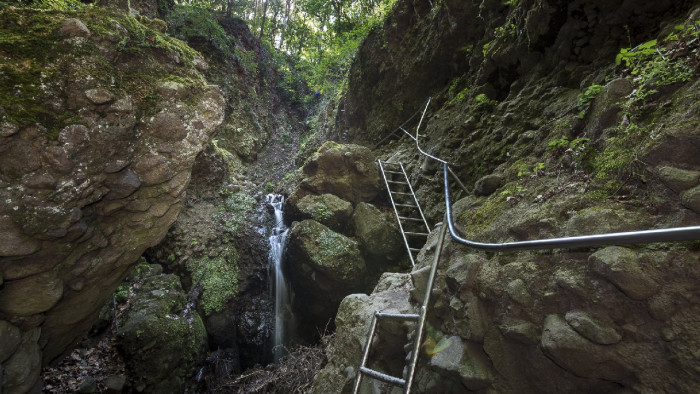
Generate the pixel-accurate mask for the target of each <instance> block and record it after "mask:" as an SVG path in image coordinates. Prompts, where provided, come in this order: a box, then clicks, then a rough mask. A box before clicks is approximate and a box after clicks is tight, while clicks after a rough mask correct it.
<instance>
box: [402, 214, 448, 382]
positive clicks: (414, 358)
mask: <svg viewBox="0 0 700 394" xmlns="http://www.w3.org/2000/svg"><path fill="white" fill-rule="evenodd" d="M447 227H448V226H447V217H445V220H443V222H442V226H441V227H440V235H439V236H438V243H437V246H436V247H435V255H434V256H433V265H432V266H431V267H430V275H429V276H428V283H427V284H426V286H425V287H426V288H425V295H424V296H423V304H422V305H421V307H420V319H419V320H418V326H417V327H416V333H415V336H414V338H413V339H414V341H415V342H414V343H413V353H412V354H411V362H410V363H409V365H408V376H406V388H405V390H404V393H405V394H409V393H410V392H411V384H412V383H413V378H414V377H415V371H416V364H417V363H418V356H419V354H420V346H421V342H422V341H423V329H424V328H425V319H426V317H427V314H428V303H429V302H430V293H431V292H432V290H433V284H434V282H435V276H436V273H437V267H438V264H440V254H442V247H443V245H444V243H445V235H446V234H447Z"/></svg>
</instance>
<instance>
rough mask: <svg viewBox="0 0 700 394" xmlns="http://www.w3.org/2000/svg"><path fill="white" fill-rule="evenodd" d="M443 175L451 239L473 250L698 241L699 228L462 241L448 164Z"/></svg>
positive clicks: (444, 166)
mask: <svg viewBox="0 0 700 394" xmlns="http://www.w3.org/2000/svg"><path fill="white" fill-rule="evenodd" d="M443 173H444V181H445V210H446V211H445V212H446V216H447V224H448V227H449V229H450V235H451V236H452V238H454V240H455V241H457V242H459V243H461V244H464V245H467V246H469V247H472V248H475V249H481V250H489V251H495V252H506V251H515V250H537V249H556V248H584V247H590V246H603V245H619V244H641V243H652V242H675V241H691V240H699V239H700V226H691V227H675V228H665V229H657V230H641V231H627V232H621V233H608V234H593V235H581V236H575V237H564V238H548V239H537V240H531V241H518V242H504V243H486V242H476V241H471V240H468V239H465V238H462V237H461V236H460V235H459V234H458V233H457V231H456V228H455V225H454V222H453V220H452V204H451V203H450V185H449V182H448V167H447V164H443Z"/></svg>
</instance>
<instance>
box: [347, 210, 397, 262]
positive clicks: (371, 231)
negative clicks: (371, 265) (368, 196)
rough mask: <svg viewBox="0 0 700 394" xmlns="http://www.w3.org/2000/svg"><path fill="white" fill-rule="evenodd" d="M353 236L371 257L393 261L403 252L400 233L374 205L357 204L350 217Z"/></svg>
mask: <svg viewBox="0 0 700 394" xmlns="http://www.w3.org/2000/svg"><path fill="white" fill-rule="evenodd" d="M352 225H353V228H354V229H355V236H356V237H357V238H358V239H359V241H360V247H361V248H362V250H363V251H364V252H365V253H367V254H369V255H372V256H381V257H384V258H389V259H394V258H397V257H399V255H401V254H402V253H403V252H404V245H403V241H402V238H401V233H400V232H399V230H398V228H397V227H396V224H395V221H392V220H389V219H388V218H387V217H386V215H385V214H383V213H382V212H381V211H380V210H379V209H377V208H376V207H375V206H374V205H372V204H368V203H362V202H361V203H358V204H357V206H356V207H355V213H354V214H353V216H352Z"/></svg>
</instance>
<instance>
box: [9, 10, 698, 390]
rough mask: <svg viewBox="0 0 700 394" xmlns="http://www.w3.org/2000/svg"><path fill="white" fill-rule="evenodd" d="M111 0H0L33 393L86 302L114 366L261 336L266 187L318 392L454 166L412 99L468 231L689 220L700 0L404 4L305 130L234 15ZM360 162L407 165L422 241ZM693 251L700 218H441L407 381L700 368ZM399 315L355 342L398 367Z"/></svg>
mask: <svg viewBox="0 0 700 394" xmlns="http://www.w3.org/2000/svg"><path fill="white" fill-rule="evenodd" d="M110 7H111V9H102V8H97V7H95V8H90V9H88V10H82V11H72V12H58V11H37V10H34V9H24V8H15V7H6V8H4V9H2V10H1V11H0V15H1V18H0V21H1V22H0V33H1V34H2V35H1V36H0V37H2V39H1V40H0V59H1V60H2V62H1V63H0V83H1V84H2V86H3V90H2V92H1V93H0V138H2V142H1V143H0V186H2V187H0V194H2V196H0V197H2V200H1V201H2V202H1V203H0V382H1V383H0V387H2V388H1V389H0V392H7V393H25V392H40V391H41V390H42V384H43V383H42V381H41V379H40V373H41V370H42V366H45V365H49V364H55V363H57V362H59V361H60V360H61V358H62V357H63V356H64V355H66V354H68V353H69V352H70V351H71V349H72V348H73V347H74V346H75V345H76V344H77V343H78V342H79V341H80V340H81V339H82V338H83V337H84V336H85V335H86V334H87V333H88V331H90V330H91V328H92V329H93V331H94V330H96V327H98V326H99V325H100V324H102V327H103V328H102V329H104V326H110V325H111V326H112V327H114V335H115V341H116V342H117V343H118V348H119V352H120V353H121V354H122V355H123V356H124V358H125V364H126V366H125V371H124V374H125V375H126V377H125V379H126V381H125V382H123V383H122V387H121V388H119V390H124V391H125V392H128V390H132V391H136V392H156V393H157V392H185V391H187V392H204V391H206V390H207V389H209V390H211V389H212V387H213V386H212V385H207V383H208V381H207V378H206V376H209V377H210V378H211V379H213V377H214V376H215V375H216V374H220V375H222V374H223V375H226V376H227V377H230V376H235V375H240V374H241V372H243V371H245V370H246V369H248V368H251V367H253V366H254V365H256V364H266V363H268V362H270V361H271V357H272V349H271V342H270V338H271V336H272V331H273V329H274V327H273V322H274V316H273V313H274V305H272V303H271V298H270V286H271V285H270V275H269V267H268V255H267V253H268V250H267V248H268V246H267V244H266V236H267V235H268V234H267V231H268V230H269V228H270V227H271V226H272V224H271V223H270V220H271V219H269V215H268V214H267V213H266V211H267V210H268V209H269V208H267V207H266V206H265V205H264V194H263V189H267V191H271V190H276V191H277V192H280V193H283V194H285V195H286V196H287V202H286V204H285V206H284V211H285V220H286V221H287V222H288V223H289V225H290V233H289V237H288V245H287V249H286V257H285V261H284V269H285V271H286V273H287V277H288V278H289V280H290V287H291V289H292V290H293V292H294V297H293V302H292V304H291V305H290V306H289V308H290V310H292V311H293V312H294V315H295V327H293V330H294V331H295V342H298V343H300V344H305V345H308V344H311V343H315V342H316V341H318V340H319V337H322V336H323V335H324V334H326V333H328V332H334V333H335V334H334V335H335V337H334V338H335V339H334V342H333V343H332V345H329V346H327V347H326V352H325V356H324V357H325V358H326V359H327V361H324V363H323V364H324V365H323V369H322V370H320V372H318V373H317V374H316V376H315V377H314V378H313V382H308V386H307V390H306V391H311V392H316V393H333V392H349V391H350V389H351V386H352V382H353V380H354V378H355V376H356V373H357V367H358V365H359V363H360V358H361V352H362V348H363V346H364V342H365V340H366V334H367V329H368V322H369V320H370V319H371V315H372V313H374V311H375V310H381V311H385V312H391V313H412V312H414V311H415V310H416V308H417V305H418V304H419V303H420V301H421V300H422V298H423V296H424V294H423V293H424V289H425V285H426V281H427V274H428V269H429V265H430V263H431V262H432V259H433V255H434V253H435V251H436V243H437V242H436V239H437V233H438V231H437V230H438V229H439V228H440V226H441V225H440V223H441V222H442V221H443V215H444V210H445V207H444V198H443V189H442V176H443V174H442V168H441V166H438V165H437V163H435V162H433V161H430V160H429V159H426V158H425V157H424V156H423V155H421V154H420V153H419V152H418V151H417V150H416V147H415V142H414V141H413V140H411V139H409V138H408V137H405V136H404V137H402V133H401V132H400V130H398V129H397V128H396V127H397V126H398V125H399V124H402V123H403V124H404V127H406V128H407V129H408V128H410V130H411V132H412V133H414V132H415V127H417V125H418V120H419V117H418V116H415V115H414V116H413V117H412V114H415V113H419V112H420V111H421V110H422V109H423V108H422V107H423V105H424V104H425V103H426V102H427V100H428V98H429V97H432V99H431V102H430V105H429V107H428V111H427V112H426V116H425V118H424V119H423V120H422V128H421V129H420V130H418V134H419V138H420V143H421V145H422V146H423V148H425V149H426V150H427V151H428V152H430V153H431V154H433V155H437V156H439V157H441V158H444V159H446V160H448V161H449V162H450V163H453V164H454V165H453V166H452V168H453V170H454V172H455V175H456V177H458V178H459V179H460V180H461V182H462V183H463V184H466V185H468V186H470V187H468V188H467V189H468V190H463V189H462V188H461V187H458V185H457V184H456V183H452V192H453V194H455V196H453V202H454V204H453V206H452V207H453V211H454V212H453V213H454V220H455V221H456V224H457V226H458V228H459V231H460V232H462V233H463V234H466V235H467V236H468V237H470V238H474V239H477V240H479V241H485V242H504V241H511V240H525V239H537V238H547V237H559V236H575V235H583V234H591V233H604V232H615V231H628V230H635V229H646V228H666V227H679V226H693V225H695V226H697V225H698V224H700V132H699V131H698V130H699V129H698V114H699V113H700V108H698V103H699V102H700V100H698V94H699V93H698V92H699V89H698V86H699V85H698V84H699V82H698V75H699V71H700V53H699V51H700V38H699V37H698V31H700V8H698V6H697V4H694V2H692V1H674V2H672V1H655V2H650V1H644V2H629V1H624V0H615V1H602V0H601V1H597V0H579V1H573V2H565V1H556V0H520V1H505V2H504V1H500V0H498V1H496V0H483V1H452V0H444V1H437V2H436V1H429V0H411V1H409V0H405V1H404V0H397V2H396V4H395V5H394V6H393V8H392V10H391V11H390V12H389V14H388V16H387V18H386V19H385V20H384V22H383V23H382V24H380V25H379V26H377V27H375V28H374V29H372V30H371V31H370V33H369V35H368V37H367V39H366V40H365V41H364V42H363V44H362V45H361V46H360V48H359V50H358V53H357V55H356V57H355V59H354V61H353V65H352V67H351V69H350V73H349V80H348V86H347V88H346V91H345V92H344V94H343V95H342V97H341V98H340V100H339V101H338V102H337V103H335V104H333V103H332V104H331V107H329V108H327V109H326V111H327V113H330V114H331V115H330V116H329V118H328V121H327V122H325V123H324V124H319V125H318V126H317V127H318V129H315V130H311V131H312V132H314V133H315V135H314V137H313V139H314V140H315V141H316V142H317V144H316V145H315V146H314V148H317V149H308V146H307V149H300V148H301V144H299V143H298V140H299V136H300V135H301V134H302V133H305V132H307V130H306V128H305V126H302V124H301V121H300V120H301V118H302V117H303V114H302V111H300V110H299V109H298V108H295V107H294V105H292V104H291V103H290V102H289V100H288V99H287V98H286V97H285V96H284V94H282V93H280V90H279V89H278V88H277V87H276V84H277V82H276V81H277V79H278V78H279V76H278V75H277V74H276V71H275V69H274V67H273V66H272V64H271V63H270V61H269V58H268V55H266V49H265V48H262V47H261V45H260V43H259V42H258V41H256V39H255V38H254V37H253V36H252V35H251V34H250V32H249V31H248V28H247V26H246V25H245V23H244V22H242V21H240V20H237V19H235V18H221V19H220V20H219V24H220V26H221V27H222V28H223V31H225V33H226V34H228V35H230V37H233V41H232V42H233V46H234V49H235V51H233V52H232V54H228V55H227V54H222V52H221V48H219V47H217V46H216V45H215V44H216V42H215V41H212V40H207V39H206V37H201V36H197V35H192V34H190V33H187V31H186V29H181V30H177V28H173V27H172V26H170V27H166V26H165V24H164V23H163V22H162V21H161V20H160V19H155V18H154V17H157V16H158V13H157V12H151V11H148V10H152V9H157V8H158V7H157V6H155V5H153V4H150V3H149V4H136V3H134V4H131V5H127V8H126V9H124V7H123V5H119V4H116V5H110ZM114 8H117V9H116V10H115V9H114ZM120 8H121V9H120ZM134 10H136V11H135V12H134ZM139 10H140V11H139ZM125 11H130V13H129V12H125ZM137 14H141V15H137ZM144 15H150V16H144ZM180 26H184V25H180ZM171 35H176V36H178V37H179V38H181V39H183V40H185V41H180V40H177V39H174V38H172V37H171ZM640 47H641V49H640ZM644 48H646V49H650V48H651V50H648V51H643V50H644ZM623 49H624V50H623ZM212 84H215V85H212ZM407 119H410V120H409V121H408V122H406V120H407ZM326 140H328V141H326ZM298 151H299V152H300V153H299V154H298V156H296V157H295V154H297V152H298ZM377 159H382V160H391V161H397V162H402V163H403V164H404V166H405V168H406V169H407V173H408V175H409V178H410V180H411V183H412V184H413V187H414V188H415V190H416V194H417V195H418V198H419V200H420V202H421V205H422V206H423V208H424V211H425V213H426V216H427V217H428V219H429V222H430V223H431V225H434V230H433V231H432V232H431V235H430V237H429V238H428V241H427V243H426V244H425V246H424V247H423V248H422V250H421V252H420V253H419V255H418V259H417V261H416V265H415V267H411V263H410V261H409V259H408V256H406V252H405V250H404V245H403V242H402V239H401V234H400V232H399V230H398V228H397V225H396V223H395V218H394V217H393V215H392V212H391V210H390V204H389V201H388V197H387V196H386V191H385V190H384V186H383V181H381V176H380V173H379V172H378V168H377V165H376V160H377ZM297 166H299V168H296V167H297ZM285 174H286V175H285ZM452 179H453V180H454V178H452ZM453 182H454V181H453ZM472 185H473V186H472ZM699 259H700V252H699V249H698V241H691V242H682V243H662V244H649V245H619V246H607V247H596V248H582V249H563V250H548V251H529V252H510V253H492V252H479V251H475V250H471V249H469V248H467V247H465V246H463V245H460V244H458V243H456V242H454V241H453V240H451V239H450V237H449V236H448V238H447V241H446V245H445V247H444V249H443V250H442V254H441V261H440V266H439V268H438V273H437V277H436V281H435V286H434V288H433V290H432V298H431V300H432V301H431V303H430V305H429V313H428V324H427V330H426V340H425V342H424V343H422V353H421V356H420V358H419V363H418V368H417V375H416V379H415V382H414V385H413V391H415V392H426V393H427V392H499V393H500V392H505V393H509V392H528V393H529V392H532V393H536V392H537V393H541V392H546V393H550V392H551V393H554V392H687V393H691V392H696V391H698V390H699V389H700V387H699V386H700V383H699V382H700V361H698V359H697V349H696V348H697V345H698V342H699V341H700V332H699V331H698V330H697V328H696V327H695V324H694V323H695V322H696V321H697V316H698V311H697V310H698V305H699V304H700V285H699V283H700V270H699V269H698V266H699V264H700V261H698V260H699ZM125 278H126V281H125V282H123V280H124V279H125ZM96 322H97V323H98V325H97V326H96V325H95V323H96ZM100 322H101V323H100ZM412 327H413V326H412V325H409V324H399V323H395V324H391V325H388V326H385V327H383V328H382V329H381V330H380V332H379V334H378V337H377V338H376V340H375V343H373V345H372V349H373V352H372V353H371V354H370V360H372V361H371V362H370V366H371V367H372V368H376V369H379V370H382V371H386V372H389V373H392V374H393V375H396V376H401V374H402V371H403V368H404V365H405V359H406V357H407V355H408V350H406V349H408V348H405V344H406V343H408V342H409V341H410V339H411V338H412V336H413V335H414V334H412V333H411V331H412ZM288 345H289V346H290V347H291V346H293V345H294V343H289V344H288ZM222 360H225V361H226V362H223V361H222ZM319 367H320V366H319ZM207 371H208V372H207ZM84 378H85V377H84V376H83V377H81V378H80V379H84ZM98 383H99V386H95V387H96V389H97V387H99V388H100V389H102V388H103V387H105V385H106V383H105V382H102V381H100V382H98ZM260 387H265V388H264V389H259V390H258V391H255V390H252V391H253V392H263V391H272V392H284V390H283V389H281V388H277V389H276V390H275V389H274V385H272V388H270V386H260ZM44 390H46V388H45V387H44ZM230 390H233V389H230ZM261 390H262V391H261ZM393 390H394V391H396V390H398V389H396V388H394V389H393ZM242 391H243V390H242ZM361 392H367V393H369V392H393V391H392V389H391V388H390V387H387V386H385V385H383V384H380V383H378V382H377V381H374V380H372V379H364V383H363V386H362V387H361ZM397 392H398V391H397Z"/></svg>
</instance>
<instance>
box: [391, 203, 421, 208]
mask: <svg viewBox="0 0 700 394" xmlns="http://www.w3.org/2000/svg"><path fill="white" fill-rule="evenodd" d="M394 205H396V206H397V207H405V208H418V205H413V204H394Z"/></svg>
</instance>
